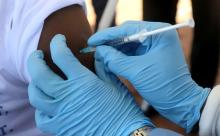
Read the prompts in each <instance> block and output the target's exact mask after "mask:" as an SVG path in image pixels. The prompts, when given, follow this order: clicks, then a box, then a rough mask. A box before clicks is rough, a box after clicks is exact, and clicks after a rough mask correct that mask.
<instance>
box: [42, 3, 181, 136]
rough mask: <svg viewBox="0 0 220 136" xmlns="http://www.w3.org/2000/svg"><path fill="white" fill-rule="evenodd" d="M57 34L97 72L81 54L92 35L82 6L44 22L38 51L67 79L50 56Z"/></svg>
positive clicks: (162, 121)
mask: <svg viewBox="0 0 220 136" xmlns="http://www.w3.org/2000/svg"><path fill="white" fill-rule="evenodd" d="M56 34H63V35H65V37H66V39H67V44H68V47H69V48H70V49H71V51H72V52H73V53H74V55H75V56H76V57H77V58H78V59H79V61H80V62H81V63H82V64H83V65H84V66H86V67H87V68H89V69H90V70H91V71H93V72H94V71H95V70H94V59H93V54H80V53H79V51H80V49H82V48H84V47H87V40H88V38H89V37H90V36H91V35H92V31H91V28H90V25H89V23H88V20H87V18H86V15H85V12H84V11H83V9H82V7H81V6H79V5H72V6H69V7H65V8H63V9H60V10H58V11H56V12H54V13H53V14H51V15H50V16H49V17H47V19H46V20H45V22H44V27H43V30H42V32H41V37H40V40H39V44H38V49H39V50H42V51H43V52H44V55H45V60H46V62H47V64H48V65H49V67H50V68H51V69H52V70H53V71H54V72H55V73H57V74H59V75H60V76H61V77H63V78H64V79H66V77H65V75H64V74H63V72H62V71H61V70H60V69H59V68H58V67H57V66H56V65H55V64H54V63H53V61H52V59H51V56H50V46H49V45H50V41H51V39H52V38H53V36H54V35H56ZM121 80H122V81H123V82H124V83H125V85H126V86H127V87H128V88H129V90H130V92H131V93H132V95H133V96H135V98H136V101H137V103H139V104H140V103H141V97H140V95H139V94H138V93H137V92H136V90H135V89H134V87H133V86H132V85H131V84H130V83H129V82H128V81H127V80H124V79H121ZM150 118H151V119H153V121H154V122H155V124H156V125H157V126H159V127H162V128H168V129H171V130H175V131H178V132H180V133H183V130H182V129H180V128H179V127H178V126H176V125H174V124H173V123H171V122H170V121H168V120H166V119H164V118H162V117H161V116H159V115H158V114H156V115H153V116H150Z"/></svg>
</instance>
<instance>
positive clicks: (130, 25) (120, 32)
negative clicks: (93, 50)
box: [88, 21, 142, 47]
mask: <svg viewBox="0 0 220 136" xmlns="http://www.w3.org/2000/svg"><path fill="white" fill-rule="evenodd" d="M141 27H142V25H141V23H140V21H128V22H126V23H124V24H122V25H120V26H116V27H111V28H107V29H104V30H102V31H99V32H97V33H95V34H94V35H93V36H91V37H90V38H89V40H88V45H89V46H90V47H92V46H97V45H102V44H104V43H105V42H108V41H111V40H115V39H119V38H123V37H126V36H129V35H132V34H134V33H137V32H139V31H140V29H141Z"/></svg>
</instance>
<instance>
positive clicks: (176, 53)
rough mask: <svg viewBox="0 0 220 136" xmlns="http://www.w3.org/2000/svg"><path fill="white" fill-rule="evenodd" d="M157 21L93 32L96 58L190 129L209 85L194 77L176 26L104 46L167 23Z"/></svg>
mask: <svg viewBox="0 0 220 136" xmlns="http://www.w3.org/2000/svg"><path fill="white" fill-rule="evenodd" d="M167 25H168V24H165V23H157V22H137V21H133V22H127V23H125V24H123V25H121V26H118V27H113V28H109V29H106V30H103V31H101V32H98V33H96V34H95V35H93V36H92V37H91V38H90V39H89V41H88V44H89V46H94V45H103V46H98V47H97V48H96V54H95V58H96V61H103V62H104V63H105V67H106V68H105V69H107V70H109V71H111V72H113V73H114V74H116V75H117V76H122V77H124V78H126V79H128V80H129V81H130V82H131V83H132V84H133V86H134V87H135V88H136V89H137V91H138V92H139V93H140V94H141V95H142V97H143V98H144V99H145V100H146V101H147V102H149V103H150V104H151V105H152V106H153V107H154V108H155V109H156V110H157V111H158V112H159V113H160V114H162V115H163V116H164V117H166V118H168V119H169V120H171V121H173V122H175V123H176V124H178V125H180V126H181V127H183V128H185V129H186V131H187V132H189V131H190V130H191V129H192V127H193V126H194V124H195V123H196V122H197V121H198V120H199V118H200V110H201V108H202V106H203V104H204V102H205V101H206V98H207V96H208V94H209V89H204V88H202V87H200V86H198V85H197V84H196V83H195V82H194V81H193V80H192V78H191V75H190V73H189V70H188V67H187V64H186V62H185V60H184V56H183V52H182V50H181V46H180V40H179V37H178V34H177V32H176V31H175V30H172V31H168V32H163V33H161V34H157V35H154V36H149V37H148V38H147V39H145V40H144V41H143V42H133V43H129V44H127V45H122V46H118V48H117V50H116V49H115V48H113V47H110V46H104V43H105V42H106V41H109V40H113V39H117V38H119V37H125V36H128V35H131V34H135V33H137V32H140V31H141V30H143V29H145V30H148V31H151V30H155V29H157V28H161V27H165V26H167Z"/></svg>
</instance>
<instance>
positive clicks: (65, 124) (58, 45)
mask: <svg viewBox="0 0 220 136" xmlns="http://www.w3.org/2000/svg"><path fill="white" fill-rule="evenodd" d="M50 50H51V55H52V59H53V61H54V63H55V64H56V65H57V66H58V67H59V68H60V69H61V70H62V71H63V72H64V74H65V75H66V77H67V78H68V79H67V80H63V79H62V78H61V77H59V76H58V75H57V74H55V73H54V72H53V71H52V70H51V69H50V68H49V67H48V66H47V65H46V62H45V61H44V60H43V53H42V52H41V51H36V52H34V53H33V54H31V55H30V57H29V59H28V70H29V73H30V76H31V78H32V82H31V83H30V85H29V89H28V92H29V98H30V102H31V104H32V105H33V106H34V107H35V108H36V109H37V111H36V114H35V119H36V124H37V126H38V127H39V128H40V129H41V130H42V131H44V132H47V133H50V134H54V135H59V136H73V135H80V136H85V135H86V136H87V135H97V136H103V135H106V136H113V135H114V136H122V135H124V136H127V135H129V133H131V132H132V131H134V130H135V129H137V128H140V127H142V126H145V125H146V126H150V127H154V126H153V124H152V123H151V122H150V121H149V120H148V118H146V117H144V115H143V113H142V111H141V110H140V109H139V107H138V106H137V105H136V104H135V102H134V99H133V98H132V96H131V95H130V94H129V93H128V91H127V89H126V88H125V87H124V86H123V85H122V84H120V83H119V82H114V81H113V82H111V83H105V82H103V81H102V80H101V79H99V78H98V77H97V76H96V75H95V74H93V73H92V72H90V71H89V70H88V69H87V68H85V67H84V66H83V65H81V64H80V62H79V61H78V60H77V59H76V58H75V57H74V55H73V54H72V53H71V51H70V49H69V48H68V47H67V45H66V40H65V37H64V36H63V35H56V36H55V37H54V38H53V39H52V41H51V45H50ZM100 66H101V64H100ZM100 72H101V71H100ZM103 72H104V71H103ZM103 72H102V73H103ZM102 75H104V74H102ZM106 76H107V75H106ZM103 77H104V76H103ZM105 78H106V79H107V78H108V77H105ZM109 81H111V80H109ZM116 83H117V84H116ZM113 84H114V86H113Z"/></svg>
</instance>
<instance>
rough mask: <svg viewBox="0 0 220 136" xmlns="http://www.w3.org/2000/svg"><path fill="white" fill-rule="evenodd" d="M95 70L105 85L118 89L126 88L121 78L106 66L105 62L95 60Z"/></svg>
mask: <svg viewBox="0 0 220 136" xmlns="http://www.w3.org/2000/svg"><path fill="white" fill-rule="evenodd" d="M95 69H96V75H97V76H98V77H99V78H100V79H101V80H102V81H104V82H105V83H108V84H111V85H113V86H114V87H116V88H118V89H121V88H122V87H123V88H124V87H125V86H124V85H123V83H122V82H121V81H120V80H119V78H118V77H117V76H116V75H115V74H113V73H112V72H111V71H110V70H109V69H108V67H106V66H105V64H104V62H103V61H98V60H95Z"/></svg>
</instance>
